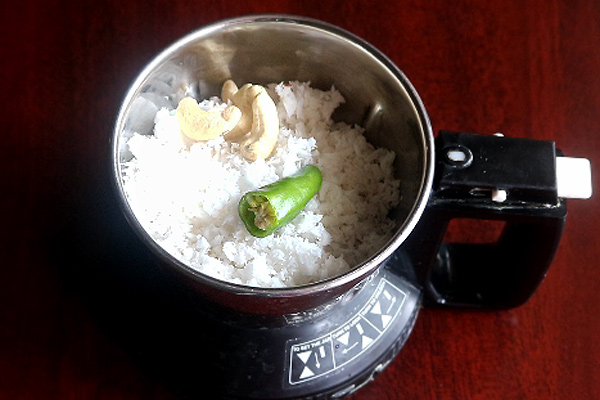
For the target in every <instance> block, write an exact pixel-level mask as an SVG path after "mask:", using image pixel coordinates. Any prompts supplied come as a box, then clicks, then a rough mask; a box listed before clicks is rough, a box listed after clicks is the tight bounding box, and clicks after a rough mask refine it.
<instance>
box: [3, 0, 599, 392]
mask: <svg viewBox="0 0 600 400" xmlns="http://www.w3.org/2000/svg"><path fill="white" fill-rule="evenodd" d="M88 3H89V4H88ZM273 12H277V13H288V14H298V15H305V16H309V17H314V18H318V19H322V20H324V21H327V22H330V23H333V24H336V25H339V26H341V27H343V28H345V29H347V30H349V31H351V32H353V33H355V34H357V35H359V36H361V37H363V38H364V39H366V40H367V41H369V42H370V43H372V44H373V45H374V46H376V47H378V48H379V49H380V50H382V51H383V52H384V53H386V54H387V55H388V56H389V57H390V58H391V59H392V60H393V61H394V62H395V63H396V64H397V65H398V66H399V67H400V68H401V69H402V70H403V71H404V72H405V73H406V74H407V76H408V77H409V79H410V80H411V81H412V83H413V84H414V86H415V87H416V88H417V90H418V91H419V93H420V94H421V96H422V98H423V101H424V103H425V105H426V107H427V108H428V111H429V114H430V116H431V119H432V122H433V125H434V129H435V130H436V131H438V130H440V129H449V130H462V131H470V132H480V133H494V132H498V131H499V132H504V133H505V134H506V135H508V136H513V137H528V138H535V139H548V140H554V141H556V143H557V145H558V146H559V147H560V148H561V149H562V150H563V151H564V152H565V153H566V154H567V155H570V156H577V157H586V158H589V159H590V160H591V161H592V165H593V169H594V184H595V185H594V186H595V187H596V188H598V187H600V185H599V183H600V182H599V181H598V176H600V167H599V166H600V77H599V76H600V3H598V2H597V1H593V0H576V1H558V0H551V1H547V0H532V1H528V2H522V1H502V2H500V1H497V2H483V1H481V2H479V1H453V2H448V1H445V0H436V1H428V2H418V1H403V2H389V1H388V2H371V1H357V2H352V1H346V2H343V1H331V2H328V1H302V2H300V1H298V2H293V1H287V2H274V1H258V0H246V1H239V0H235V1H220V0H216V1H213V2H204V1H185V0H184V1H156V2H147V1H144V2H141V1H140V2H126V1H110V2H107V1H100V2H92V1H90V2H85V1H84V2H79V3H77V2H72V1H38V2H27V1H12V2H4V3H3V4H2V5H1V6H0V29H1V30H2V45H1V48H2V61H1V62H0V72H1V77H2V80H1V82H2V89H3V90H2V92H3V95H2V96H1V98H0V101H1V102H2V110H3V111H2V115H3V116H2V118H1V121H2V131H3V132H4V133H3V137H4V138H5V139H6V141H5V142H4V143H3V144H2V146H0V149H1V150H0V152H1V154H2V156H1V158H0V160H1V163H2V172H1V173H0V174H1V175H0V176H1V177H2V181H1V182H2V187H3V194H2V196H0V205H1V209H2V215H3V217H2V230H1V233H0V235H1V238H2V240H1V243H2V244H1V249H2V260H3V261H2V267H1V271H2V272H1V275H2V279H1V282H2V290H0V398H2V399H161V400H163V399H175V398H177V397H176V394H175V391H174V390H172V389H171V388H170V387H168V386H166V385H164V384H163V383H162V382H161V379H160V377H157V376H154V375H152V374H149V373H147V372H146V370H145V369H144V367H143V365H140V362H138V357H136V353H135V351H131V349H130V348H128V346H126V345H123V344H122V342H121V341H119V340H118V339H117V338H116V337H117V336H118V335H114V333H115V332H118V331H119V330H120V326H119V325H118V323H115V322H114V321H113V322H112V323H110V316H111V311H108V312H107V310H111V309H112V310H114V309H117V308H118V307H119V305H118V302H117V301H116V299H118V296H117V294H118V293H119V288H115V287H113V286H111V285H110V283H108V282H111V276H109V275H110V274H109V273H108V272H106V273H104V272H103V270H102V268H98V269H97V270H96V271H95V272H94V273H93V274H92V273H90V270H89V269H88V268H90V259H93V260H95V261H96V267H98V266H102V265H103V263H106V262H109V261H110V260H111V259H112V257H114V254H115V253H119V254H130V253H128V252H129V251H130V250H131V249H130V248H128V246H129V244H128V243H124V244H122V243H115V241H114V240H112V239H111V237H110V235H104V236H98V235H97V234H96V233H97V232H95V229H96V228H97V230H98V231H101V232H108V229H124V230H126V229H127V226H126V225H122V226H121V225H116V226H115V225H110V224H113V222H111V221H113V220H112V219H111V218H112V217H113V216H115V215H118V213H119V211H118V210H115V203H114V200H111V199H112V197H111V193H112V192H111V191H110V187H109V184H110V181H109V177H108V168H107V164H106V163H107V162H108V161H107V160H108V155H109V148H108V139H109V136H110V134H111V129H112V125H113V122H114V120H115V116H116V114H117V110H118V107H119V104H120V101H121V99H122V98H123V96H124V93H125V91H126V89H127V88H128V85H129V84H130V82H131V81H132V80H133V78H134V77H135V76H136V75H137V74H138V73H139V71H140V70H141V68H142V67H143V66H144V65H145V64H146V63H147V62H148V61H149V60H150V59H151V58H152V56H153V55H155V54H156V53H157V52H158V51H160V50H161V49H163V48H164V47H165V46H166V45H168V44H169V43H171V42H172V41H174V40H176V39H177V38H179V37H180V36H182V35H184V34H185V33H188V32H190V31H192V30H194V29H195V28H198V27H200V26H202V25H204V24H207V23H210V22H213V21H216V20H218V19H222V18H225V17H232V16H237V15H242V14H253V13H273ZM97 204H101V205H102V207H103V208H102V209H101V210H100V213H98V210H97V209H94V205H97ZM568 207H569V216H568V218H567V226H566V230H565V233H564V237H563V240H562V243H561V246H560V249H559V251H558V254H557V256H556V259H555V261H554V263H553V266H552V267H551V269H550V272H549V274H548V276H547V278H546V279H545V281H544V282H543V284H542V286H541V287H540V289H539V290H538V292H537V293H536V294H535V296H534V297H533V298H532V299H531V300H530V301H529V302H528V303H527V304H525V305H524V306H522V307H520V308H517V309H514V310H510V311H498V312H464V311H463V312H457V311H452V312H451V311H439V310H429V309H424V310H423V311H422V312H421V315H420V318H419V319H418V321H417V324H416V327H415V329H414V332H413V334H412V336H411V337H410V338H409V340H408V343H407V344H406V346H405V347H404V348H403V349H402V351H401V353H400V355H399V356H398V357H397V358H396V359H395V360H394V361H393V362H392V364H391V365H390V366H389V367H388V368H387V369H386V370H385V371H384V372H383V373H382V374H381V375H380V376H379V377H378V378H377V379H376V380H375V381H374V382H373V383H371V384H370V385H368V386H367V387H365V388H364V389H362V390H361V391H360V392H359V393H357V394H356V395H354V397H353V399H355V400H365V399H529V400H531V399H561V400H562V399H597V398H600V383H599V382H600V380H598V379H597V378H598V376H599V371H600V340H599V334H600V294H599V291H598V289H600V268H598V267H599V265H598V263H599V261H598V260H600V240H599V239H600V233H599V232H600V231H599V229H598V228H599V227H600V205H599V201H598V196H595V197H592V198H591V199H590V200H587V201H580V200H574V201H570V202H569V205H568ZM92 213H96V214H95V215H96V216H98V215H102V216H105V218H100V219H99V220H100V221H105V225H106V226H102V223H101V224H99V226H93V227H91V226H87V229H88V230H85V229H84V230H80V231H77V230H73V229H72V227H73V226H79V227H81V226H82V225H81V224H80V223H81V222H82V221H87V220H88V219H89V218H88V217H89V216H90V215H91V214H92ZM107 221H108V222H107ZM78 223H79V225H78ZM84 226H85V224H84ZM103 230H104V231H103ZM462 233H464V234H465V235H466V236H469V235H470V233H469V232H462ZM471 235H472V234H471ZM99 237H100V239H98V238H99ZM89 241H94V243H93V244H94V245H96V246H97V247H96V248H104V249H107V252H106V253H101V254H94V255H93V256H90V254H89V253H87V251H88V250H87V249H88V246H89V245H90V243H89ZM93 260H92V261H93ZM132 261H134V260H132ZM138 261H139V260H138ZM136 273H141V271H139V270H135V269H132V270H131V271H128V272H125V273H123V274H124V275H126V276H125V278H123V277H121V278H123V279H122V281H121V282H126V279H127V278H129V277H131V276H129V275H135V274H136ZM117 286H118V285H117ZM121 289H122V288H121ZM107 321H108V322H107ZM205 398H212V395H210V394H208V393H207V394H206V396H205Z"/></svg>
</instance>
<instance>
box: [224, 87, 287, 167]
mask: <svg viewBox="0 0 600 400" xmlns="http://www.w3.org/2000/svg"><path fill="white" fill-rule="evenodd" d="M221 99H222V100H223V101H229V100H230V101H231V102H232V103H233V104H234V105H235V106H237V107H239V108H240V110H241V111H242V117H241V118H240V120H239V122H238V124H237V126H236V127H235V128H234V129H232V130H231V131H229V132H228V133H227V134H226V135H225V140H228V141H232V142H240V146H241V152H242V155H243V156H244V157H245V158H246V159H248V160H251V161H254V160H256V159H258V158H262V159H265V158H267V157H269V155H271V153H272V152H273V149H274V148H275V144H276V143H277V137H278V135H279V117H278V116H277V108H276V107H275V103H274V102H273V100H272V99H271V96H269V94H268V93H267V91H266V90H265V88H264V87H262V86H260V85H252V84H250V83H248V84H246V85H244V86H242V87H241V88H240V89H238V87H237V86H236V84H235V83H234V82H233V81H232V80H227V81H226V82H225V83H224V84H223V89H222V90H221Z"/></svg>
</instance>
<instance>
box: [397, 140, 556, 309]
mask: <svg viewBox="0 0 600 400" xmlns="http://www.w3.org/2000/svg"><path fill="white" fill-rule="evenodd" d="M436 157H437V159H436V177H435V182H434V187H433V190H432V194H431V198H430V201H429V203H428V206H427V208H426V210H425V212H424V214H423V216H422V217H421V219H420V220H419V223H418V224H417V226H416V227H415V229H414V230H413V232H412V233H411V235H410V237H409V238H408V240H407V241H406V242H405V244H403V248H404V249H405V250H406V252H407V254H408V256H409V257H410V259H411V261H412V264H413V266H414V268H415V273H416V275H417V279H418V280H419V282H420V284H421V285H422V286H423V289H424V296H423V302H424V305H425V306H430V307H431V306H438V307H442V306H443V307H454V308H480V309H506V308H512V307H516V306H519V305H521V304H523V303H524V302H526V301H527V300H528V299H529V298H530V297H531V295H532V294H533V293H534V292H535V290H536V289H537V287H538V286H539V284H540V283H541V282H542V280H543V279H544V277H545V275H546V272H547V271H548V268H549V267H550V264H551V263H552V260H553V258H554V255H555V253H556V250H557V248H558V245H559V242H560V239H561V236H562V231H563V227H564V223H565V218H566V214H567V209H566V203H565V201H564V200H562V199H559V198H558V197H557V194H556V173H555V160H556V150H555V147H554V143H553V142H549V141H536V140H529V139H514V138H505V137H499V136H489V135H476V134H468V133H455V132H440V135H439V136H438V139H437V141H436ZM455 218H471V219H482V220H499V221H506V224H505V227H504V230H503V232H502V235H501V236H500V238H499V239H498V241H497V242H496V243H493V244H470V243H467V244H462V243H444V242H443V238H444V234H445V232H446V228H447V226H448V223H449V222H450V221H451V220H452V219H455Z"/></svg>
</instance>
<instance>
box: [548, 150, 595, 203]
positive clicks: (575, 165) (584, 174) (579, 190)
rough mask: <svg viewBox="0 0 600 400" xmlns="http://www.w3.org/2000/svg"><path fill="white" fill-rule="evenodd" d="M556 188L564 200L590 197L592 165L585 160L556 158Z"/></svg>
mask: <svg viewBox="0 0 600 400" xmlns="http://www.w3.org/2000/svg"><path fill="white" fill-rule="evenodd" d="M556 188H557V191H558V197H562V198H564V199H589V198H590V197H591V196H592V165H591V163H590V160H588V159H587V158H572V157H556Z"/></svg>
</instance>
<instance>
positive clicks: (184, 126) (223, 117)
mask: <svg viewBox="0 0 600 400" xmlns="http://www.w3.org/2000/svg"><path fill="white" fill-rule="evenodd" d="M241 116H242V112H241V111H240V109H239V108H237V107H236V106H228V107H227V108H225V109H224V110H223V111H205V110H202V109H201V108H200V107H198V102H197V101H196V100H195V99H193V98H191V97H185V98H183V99H182V100H181V101H180V102H179V105H178V106H177V120H178V121H179V126H180V128H181V132H182V133H183V134H184V135H185V136H186V137H187V138H189V139H192V140H211V139H215V138H217V137H219V136H220V135H222V134H224V133H225V132H229V131H230V130H231V129H233V128H234V127H235V126H236V125H237V123H238V122H239V120H240V118H241Z"/></svg>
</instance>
